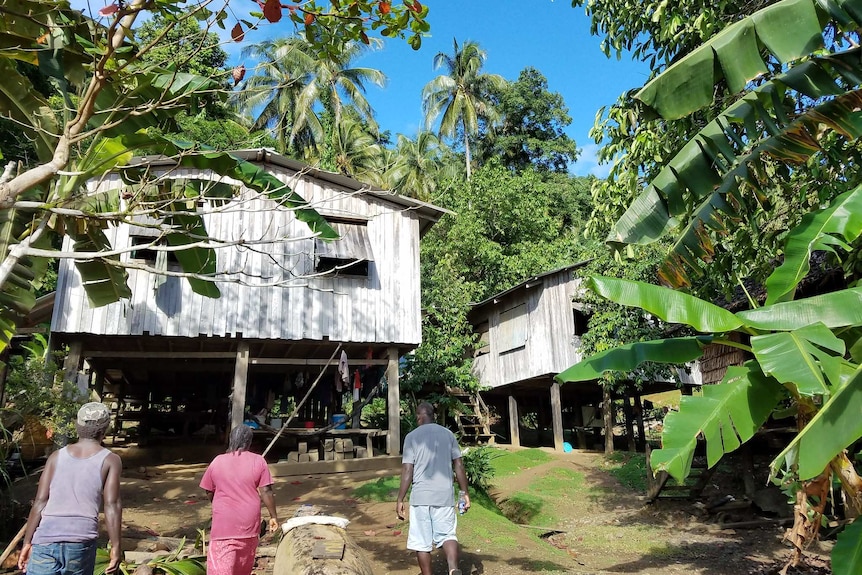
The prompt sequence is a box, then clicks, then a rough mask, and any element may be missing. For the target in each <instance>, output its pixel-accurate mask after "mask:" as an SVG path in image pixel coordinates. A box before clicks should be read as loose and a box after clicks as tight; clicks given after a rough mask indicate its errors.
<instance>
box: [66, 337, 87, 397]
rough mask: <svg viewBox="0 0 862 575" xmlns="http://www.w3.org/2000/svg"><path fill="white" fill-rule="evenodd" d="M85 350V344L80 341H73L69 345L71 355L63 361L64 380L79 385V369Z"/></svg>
mask: <svg viewBox="0 0 862 575" xmlns="http://www.w3.org/2000/svg"><path fill="white" fill-rule="evenodd" d="M83 351H84V344H83V342H80V341H73V342H72V343H71V344H70V345H69V355H67V356H66V360H65V361H64V362H63V380H64V381H67V382H69V383H72V384H74V385H75V386H77V385H78V370H80V369H81V354H82V353H83Z"/></svg>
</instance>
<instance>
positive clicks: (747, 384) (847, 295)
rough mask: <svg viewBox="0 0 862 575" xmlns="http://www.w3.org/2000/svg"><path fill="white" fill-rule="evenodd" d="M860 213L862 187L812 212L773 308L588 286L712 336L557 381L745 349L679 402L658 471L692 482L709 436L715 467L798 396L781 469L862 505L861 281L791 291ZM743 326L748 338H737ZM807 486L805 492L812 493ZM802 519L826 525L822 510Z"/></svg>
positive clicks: (844, 570) (793, 237)
mask: <svg viewBox="0 0 862 575" xmlns="http://www.w3.org/2000/svg"><path fill="white" fill-rule="evenodd" d="M860 217H862V185H860V186H858V187H856V188H854V189H853V190H851V191H849V192H847V193H845V194H843V195H842V196H840V197H838V198H836V199H835V200H834V201H833V202H832V204H831V205H829V206H827V207H825V208H824V209H822V210H818V211H815V212H812V213H810V214H808V215H807V216H806V217H805V218H804V220H803V222H802V223H801V224H800V225H799V226H797V227H796V228H795V229H793V230H792V231H791V232H790V234H789V236H788V241H787V256H786V258H785V260H784V263H783V264H782V265H781V266H779V267H778V268H777V269H775V270H774V272H773V273H772V275H771V276H770V277H769V280H768V281H767V298H766V303H765V305H763V306H762V307H758V308H755V309H751V310H745V311H740V312H737V313H732V312H730V311H728V310H726V309H724V308H722V307H719V306H717V305H714V304H712V303H710V302H707V301H704V300H701V299H698V298H696V297H694V296H692V295H689V294H686V293H683V292H680V291H675V290H673V289H669V288H666V287H661V286H656V285H651V284H645V283H640V282H633V281H628V280H620V279H614V278H607V277H601V276H594V277H591V278H589V280H588V282H587V286H588V287H589V288H590V289H592V290H593V291H594V292H596V293H597V294H599V295H601V296H603V297H605V298H607V299H610V300H612V301H614V302H617V303H619V304H622V305H626V306H632V307H636V308H640V309H642V310H643V311H644V312H646V313H650V314H652V315H653V316H655V317H658V318H660V319H661V320H662V321H664V322H667V323H668V324H685V325H688V326H690V327H691V328H692V329H694V330H696V331H697V332H700V334H701V335H697V336H687V337H682V338H669V339H663V340H658V341H650V342H640V343H635V344H629V345H626V346H622V347H619V348H615V349H610V350H606V351H603V352H601V353H598V354H596V355H593V356H592V357H589V358H586V359H585V360H583V361H581V362H580V363H578V364H575V365H574V366H572V367H570V368H569V369H567V370H566V371H564V372H562V373H560V374H559V375H558V376H557V380H558V381H560V382H572V381H587V380H594V379H598V378H600V377H601V375H602V374H603V373H604V372H605V371H608V370H616V371H625V372H630V371H633V370H636V369H637V368H638V367H639V366H640V365H641V364H643V363H644V362H659V363H670V364H682V363H686V362H690V361H694V360H697V359H698V358H699V357H701V355H702V353H703V348H704V347H705V346H707V345H711V344H724V345H728V346H733V347H736V348H740V349H743V350H745V351H746V352H748V353H749V354H750V356H751V359H750V360H748V361H747V362H746V363H745V364H744V365H741V366H734V367H731V368H729V369H728V370H727V374H726V375H725V377H724V379H723V380H722V382H721V383H720V384H716V385H710V386H705V387H704V388H703V393H702V395H696V396H684V397H683V398H682V399H681V403H680V410H679V411H678V412H672V413H670V414H668V416H667V418H666V420H665V427H664V431H663V434H662V448H661V449H658V450H655V451H653V452H652V456H651V463H652V466H653V469H655V470H656V471H667V472H668V473H669V474H670V475H671V476H672V477H674V478H675V479H676V480H677V481H680V482H682V481H683V480H684V479H685V478H686V476H687V475H688V474H689V471H690V469H691V462H692V458H693V456H694V453H695V448H696V446H697V442H698V440H699V439H700V438H702V439H703V440H705V443H706V454H707V461H708V464H709V466H713V465H715V464H716V463H717V462H718V461H719V460H720V458H721V457H722V456H723V455H724V454H726V453H729V452H731V451H734V450H735V449H737V448H738V447H739V446H740V445H741V444H742V443H744V442H745V441H747V440H749V439H751V437H753V435H754V434H755V432H756V431H757V430H758V429H759V428H760V427H761V426H762V425H763V424H764V423H765V422H766V421H767V419H768V418H769V416H770V415H771V414H772V413H773V411H775V410H777V409H778V408H779V407H781V408H782V409H783V408H784V407H785V404H786V403H787V402H789V403H790V404H791V405H792V406H793V408H794V409H795V410H796V413H797V420H798V422H799V424H800V425H799V431H798V434H797V435H796V437H795V438H794V439H793V440H792V441H791V442H790V444H789V445H788V446H787V448H786V449H784V450H783V451H782V452H781V453H780V454H779V455H778V456H777V457H776V458H775V460H774V461H773V462H772V475H773V477H774V478H775V479H776V481H778V482H780V483H782V484H785V485H793V484H796V483H797V482H803V484H804V483H805V482H809V481H814V480H816V479H818V478H820V479H821V480H822V478H823V476H824V475H825V476H827V477H831V476H832V475H833V473H834V475H835V477H836V478H837V479H838V480H839V481H840V482H841V485H842V488H843V493H844V501H845V505H846V506H847V508H848V510H849V512H850V513H851V514H853V515H858V514H860V513H862V479H860V477H859V476H858V474H857V473H856V471H855V469H854V468H853V465H852V463H851V462H850V459H849V458H848V456H847V449H848V447H850V446H852V445H853V444H854V443H855V442H857V441H858V440H859V439H860V438H862V417H860V414H862V354H860V344H862V339H860V338H862V287H850V288H847V289H843V290H840V291H836V292H831V293H827V294H822V295H817V296H812V297H808V298H803V299H797V300H792V301H787V298H786V296H787V294H791V293H794V292H795V289H796V287H797V285H798V284H799V282H800V281H801V280H802V279H803V277H804V276H805V272H806V271H807V269H808V267H807V266H808V262H809V258H810V256H811V254H812V253H813V252H814V251H816V250H822V249H834V247H836V246H839V247H845V248H846V247H849V245H850V244H852V243H853V242H854V241H856V240H857V239H858V238H859V237H860V235H862V224H860ZM734 333H735V334H737V335H739V336H742V337H730V336H731V334H734ZM800 493H802V494H803V496H804V489H800ZM802 503H804V502H802ZM802 517H803V518H805V520H806V521H812V522H818V521H819V516H810V515H808V514H804V513H803V514H802ZM818 524H819V523H818ZM800 529H801V526H800ZM859 535H860V528H859V527H854V528H853V529H848V530H847V531H846V532H845V534H843V535H842V537H841V539H840V541H839V543H840V545H837V546H836V548H835V549H836V557H835V560H834V565H833V569H834V572H835V573H836V574H850V573H858V572H859V571H858V568H859V563H858V560H850V562H849V563H847V561H848V560H847V559H846V558H848V557H859V556H860V554H862V540H860V537H859Z"/></svg>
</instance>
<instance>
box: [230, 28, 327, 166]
mask: <svg viewBox="0 0 862 575" xmlns="http://www.w3.org/2000/svg"><path fill="white" fill-rule="evenodd" d="M293 40H294V39H293V38H279V39H275V40H265V41H263V42H260V43H258V44H252V45H251V46H249V47H248V48H246V49H244V50H243V52H242V55H243V57H244V58H250V59H253V60H256V61H258V64H257V65H256V66H255V69H254V73H253V74H252V75H251V76H248V77H247V78H246V79H245V80H244V81H243V82H241V83H240V85H239V89H238V90H237V91H236V92H234V94H233V98H232V102H233V104H234V106H236V108H237V109H238V110H239V112H240V113H242V114H244V115H245V116H247V117H248V118H250V120H251V123H250V126H249V128H250V129H251V130H262V129H270V130H272V131H273V134H274V136H275V138H276V141H277V142H278V149H279V150H278V151H279V152H282V153H286V152H288V153H294V154H295V153H296V152H297V150H298V149H302V148H303V147H305V146H308V145H312V144H313V142H314V137H313V134H311V133H310V131H309V130H305V131H304V133H303V131H302V130H295V129H294V128H295V118H296V116H297V114H298V109H297V105H298V100H299V94H300V93H301V92H302V89H303V88H304V86H305V83H306V82H307V78H306V76H307V72H306V70H305V66H306V59H305V57H304V54H301V53H300V51H299V49H298V47H297V45H296V43H295V42H294V41H293ZM294 144H297V145H294Z"/></svg>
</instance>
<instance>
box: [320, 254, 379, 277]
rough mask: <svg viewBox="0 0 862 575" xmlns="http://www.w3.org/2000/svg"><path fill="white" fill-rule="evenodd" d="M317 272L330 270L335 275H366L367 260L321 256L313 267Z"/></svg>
mask: <svg viewBox="0 0 862 575" xmlns="http://www.w3.org/2000/svg"><path fill="white" fill-rule="evenodd" d="M315 271H316V272H317V273H326V272H332V275H335V276H362V277H368V260H353V259H343V258H327V257H321V258H319V259H318V260H317V266H316V267H315Z"/></svg>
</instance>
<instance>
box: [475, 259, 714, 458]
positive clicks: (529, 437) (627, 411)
mask: <svg viewBox="0 0 862 575" xmlns="http://www.w3.org/2000/svg"><path fill="white" fill-rule="evenodd" d="M585 263H586V262H581V263H576V264H573V265H569V266H565V267H562V268H559V269H556V270H552V271H549V272H546V273H543V274H539V275H536V276H533V277H530V278H529V279H527V280H525V281H523V282H521V283H519V284H518V285H516V286H514V287H512V288H510V289H508V290H505V291H503V292H500V293H498V294H496V295H494V296H491V297H489V298H488V299H486V300H484V301H482V302H478V303H476V304H474V305H473V307H472V309H471V311H470V314H469V316H468V317H469V321H470V324H471V325H472V326H473V330H474V332H475V333H476V334H477V335H478V337H479V347H478V348H477V350H476V351H475V354H474V358H473V374H474V375H475V376H476V377H477V378H478V379H479V383H480V384H481V385H482V387H483V388H484V389H485V390H484V391H482V394H481V395H482V398H483V399H484V401H485V403H486V404H487V405H488V406H489V408H490V409H491V410H492V411H493V412H495V413H497V414H499V415H500V418H499V420H498V422H497V423H496V424H495V425H494V426H492V428H491V431H492V432H493V433H494V435H496V436H497V437H498V438H500V439H501V441H500V442H501V443H510V444H511V445H514V446H520V445H525V446H531V447H536V446H548V447H554V449H556V450H558V451H562V450H563V447H564V443H569V444H570V445H572V446H573V447H575V448H580V449H603V447H604V438H603V437H602V435H606V436H607V435H608V434H610V435H613V430H614V427H615V425H616V421H615V415H616V414H615V410H610V413H609V416H610V418H609V419H608V420H605V418H604V414H605V410H604V409H603V407H604V405H606V404H608V403H610V402H612V401H614V400H622V410H623V412H624V417H623V421H622V423H624V425H625V435H626V440H627V442H628V446H629V449H630V450H632V451H634V450H635V449H636V448H639V449H641V450H642V449H644V438H645V430H644V421H643V406H642V401H641V394H631V395H627V396H624V397H611V396H610V394H607V393H606V392H605V391H604V390H603V387H602V386H601V385H599V383H598V382H595V381H585V382H577V383H566V384H563V385H560V384H559V383H558V382H556V381H555V380H554V376H556V375H557V374H558V373H560V372H562V371H564V370H566V369H568V368H569V367H571V366H572V365H574V364H575V363H577V362H579V361H581V359H583V356H582V353H581V343H580V339H581V336H582V335H584V334H585V333H586V331H587V324H588V321H589V314H590V310H589V307H588V306H587V305H586V304H584V303H583V302H582V301H580V300H581V298H580V294H581V290H582V289H583V288H581V286H580V281H581V280H580V279H579V278H577V277H576V274H575V272H576V271H577V269H578V268H580V267H582V266H583V265H584V264H585ZM679 376H680V379H681V381H682V383H683V392H685V391H686V388H688V390H690V388H691V386H692V385H695V386H696V385H700V381H699V377H700V374H699V370H698V368H697V367H696V366H695V368H694V370H693V372H692V374H687V373H684V372H682V371H680V373H679ZM676 387H677V386H676V384H675V383H674V382H661V381H656V382H652V383H651V384H650V385H649V386H648V388H647V389H644V390H643V391H642V393H643V394H646V393H657V392H660V391H667V390H670V389H676ZM689 393H690V391H689ZM635 427H637V433H635ZM635 437H637V442H635ZM636 443H637V445H636Z"/></svg>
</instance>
